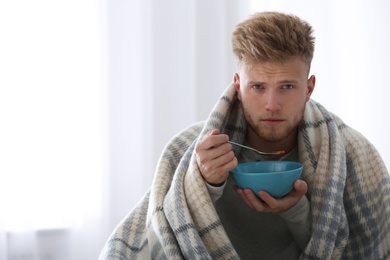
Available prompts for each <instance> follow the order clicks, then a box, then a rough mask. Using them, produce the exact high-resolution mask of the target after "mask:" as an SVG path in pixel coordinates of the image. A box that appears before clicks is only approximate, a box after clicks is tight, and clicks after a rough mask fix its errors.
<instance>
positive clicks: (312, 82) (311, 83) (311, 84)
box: [306, 75, 316, 102]
mask: <svg viewBox="0 0 390 260" xmlns="http://www.w3.org/2000/svg"><path fill="white" fill-rule="evenodd" d="M315 85H316V77H315V76H314V75H311V76H310V78H309V79H308V80H307V90H306V102H307V101H309V99H310V97H311V94H313V91H314V86H315Z"/></svg>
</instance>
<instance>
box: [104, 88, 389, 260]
mask: <svg viewBox="0 0 390 260" xmlns="http://www.w3.org/2000/svg"><path fill="white" fill-rule="evenodd" d="M216 128H218V129H220V131H221V132H222V133H226V134H228V135H229V137H230V139H231V140H232V141H236V142H241V143H242V142H243V140H244V138H245V133H246V122H245V119H244V117H243V113H242V109H241V105H240V102H239V101H238V100H237V98H236V94H235V90H234V87H233V85H230V86H229V87H228V88H227V89H226V90H225V92H224V94H223V95H222V97H221V98H220V100H219V101H218V102H217V104H216V105H215V107H214V108H213V111H212V113H211V114H210V116H209V117H208V119H207V120H206V121H205V122H201V123H197V124H194V125H192V126H190V127H189V128H187V129H185V130H183V131H182V132H180V133H179V134H178V135H176V136H175V137H174V138H173V139H172V140H171V141H170V142H169V143H168V144H167V146H166V148H165V149H164V151H163V153H162V155H161V157H160V159H159V162H158V165H157V169H156V172H155V177H154V180H153V183H152V186H151V188H150V190H149V191H148V192H147V193H146V195H145V196H144V197H143V199H142V200H141V201H140V202H139V203H138V204H137V205H136V206H135V208H134V209H133V210H132V211H131V212H130V213H129V215H128V216H127V217H126V218H125V219H124V220H123V221H122V222H121V223H120V224H119V225H118V226H117V227H116V229H115V230H114V232H113V233H112V235H111V236H110V238H109V239H108V241H107V243H106V245H105V247H104V248H103V251H102V252H101V255H100V259H239V256H238V255H237V253H236V251H235V250H234V247H233V245H232V244H231V242H230V240H229V238H228V236H227V235H226V232H225V230H224V228H223V226H222V224H221V221H220V220H219V217H218V215H217V213H216V210H215V208H214V206H213V203H212V201H211V199H210V196H209V193H208V191H207V188H206V186H205V183H204V180H203V179H202V176H201V174H200V172H199V169H198V166H197V163H196V158H195V154H194V147H195V145H196V143H197V142H198V141H199V140H201V139H202V137H203V136H204V135H206V133H207V132H208V131H210V130H212V129H216ZM235 149H236V148H235ZM298 151H299V158H300V162H301V163H302V164H303V165H304V170H303V172H302V176H301V178H302V179H303V180H305V181H306V182H307V183H308V187H309V191H308V193H307V197H308V199H309V201H310V204H311V214H312V236H311V239H310V241H309V243H308V245H307V247H306V249H305V250H304V251H303V252H302V254H301V259H386V258H387V259H388V258H390V180H389V173H388V171H387V169H386V167H385V165H384V162H383V161H382V159H381V157H380V155H379V154H378V152H377V151H376V149H375V148H374V147H373V145H372V144H371V143H370V142H369V141H367V140H366V138H364V137H363V136H362V135H361V134H359V133H358V132H357V131H355V130H353V129H352V128H350V127H348V126H347V125H345V124H344V123H343V122H342V121H341V120H340V119H339V118H338V117H337V116H335V115H334V114H332V113H330V112H328V111H327V110H326V109H325V108H324V107H323V106H321V105H320V104H318V103H317V102H315V101H313V100H310V101H309V102H308V103H307V105H306V110H305V114H304V118H303V121H302V123H301V125H300V130H299V134H298ZM235 153H236V156H238V153H239V149H237V150H235Z"/></svg>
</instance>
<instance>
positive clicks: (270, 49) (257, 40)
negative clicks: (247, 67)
mask: <svg viewBox="0 0 390 260" xmlns="http://www.w3.org/2000/svg"><path fill="white" fill-rule="evenodd" d="M312 34H313V29H312V27H311V26H310V25H309V24H308V23H307V22H305V21H303V20H301V19H300V18H299V17H297V16H295V15H288V14H283V13H279V12H262V13H256V14H254V15H253V16H251V17H250V18H249V19H248V20H246V21H243V22H242V23H240V24H238V25H237V27H236V29H235V31H234V32H233V35H232V48H233V54H234V56H235V57H236V60H237V62H238V64H239V65H240V64H241V63H242V62H244V63H247V64H251V63H254V62H259V61H260V62H265V61H271V62H281V61H286V60H287V59H290V58H293V57H300V58H302V59H303V61H304V62H307V64H308V65H309V67H310V63H311V61H312V59H313V52H314V39H315V38H314V36H313V35H312Z"/></svg>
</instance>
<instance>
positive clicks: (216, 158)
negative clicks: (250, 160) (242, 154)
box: [195, 129, 238, 186]
mask: <svg viewBox="0 0 390 260" xmlns="http://www.w3.org/2000/svg"><path fill="white" fill-rule="evenodd" d="M228 141H229V137H228V136H227V135H225V134H220V132H219V130H218V129H214V130H213V131H211V132H210V133H208V134H207V135H206V136H205V137H204V138H203V139H202V140H201V141H200V142H199V143H198V144H197V145H196V147H195V154H196V161H197V163H198V166H199V170H200V172H201V174H202V176H203V178H204V179H205V180H206V181H207V182H208V183H209V184H211V185H214V186H219V185H221V184H223V183H224V182H225V180H226V179H227V177H228V176H229V171H230V170H232V169H234V168H235V167H236V166H237V163H238V161H237V158H236V157H235V156H234V153H233V148H232V145H231V144H229V143H228Z"/></svg>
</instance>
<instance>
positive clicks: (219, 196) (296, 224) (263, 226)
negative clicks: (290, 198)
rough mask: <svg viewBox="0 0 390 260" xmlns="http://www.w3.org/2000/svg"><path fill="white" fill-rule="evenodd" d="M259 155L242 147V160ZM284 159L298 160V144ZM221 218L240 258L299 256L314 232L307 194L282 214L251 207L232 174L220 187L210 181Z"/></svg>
mask: <svg viewBox="0 0 390 260" xmlns="http://www.w3.org/2000/svg"><path fill="white" fill-rule="evenodd" d="M259 160H262V158H259V155H256V154H255V153H253V152H251V151H249V150H246V149H242V150H241V153H240V156H239V158H238V161H239V163H243V162H248V161H259ZM281 160H286V161H298V151H297V148H295V149H293V150H292V151H291V152H290V153H288V154H287V155H285V156H284V157H283V158H282V159H281ZM206 185H207V188H208V190H209V193H210V196H211V198H212V200H213V201H214V204H215V208H216V210H217V212H218V215H219V217H220V219H221V222H222V224H223V226H224V228H225V230H226V233H227V235H228V236H229V238H230V240H231V242H232V244H233V246H234V248H235V249H236V251H237V253H238V254H239V256H240V257H241V259H298V258H299V256H300V254H301V251H302V250H303V249H304V248H305V246H306V245H307V243H308V241H309V239H310V236H311V232H310V225H311V216H310V203H309V201H308V199H307V198H306V196H303V197H302V199H301V200H300V201H299V202H298V203H297V204H296V205H295V206H294V207H292V208H291V209H289V210H288V211H285V212H283V213H280V214H272V213H259V212H256V211H255V210H253V209H250V208H249V207H248V206H247V205H246V204H245V203H244V202H243V201H242V199H241V198H240V196H239V195H238V194H236V192H235V191H234V190H233V188H232V187H233V185H235V183H234V180H233V178H231V177H230V176H229V178H228V179H227V181H226V182H225V184H224V185H223V186H221V187H214V186H211V185H209V184H207V183H206Z"/></svg>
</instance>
